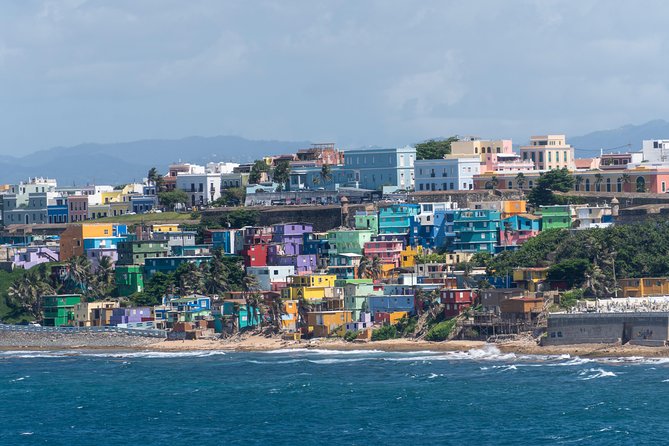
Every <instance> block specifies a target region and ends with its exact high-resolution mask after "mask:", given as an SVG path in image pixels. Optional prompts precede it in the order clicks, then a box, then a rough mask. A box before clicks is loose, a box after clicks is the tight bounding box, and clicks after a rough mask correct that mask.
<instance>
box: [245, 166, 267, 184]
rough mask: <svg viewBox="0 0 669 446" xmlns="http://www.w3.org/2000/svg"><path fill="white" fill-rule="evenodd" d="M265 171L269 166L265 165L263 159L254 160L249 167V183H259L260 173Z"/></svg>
mask: <svg viewBox="0 0 669 446" xmlns="http://www.w3.org/2000/svg"><path fill="white" fill-rule="evenodd" d="M265 172H269V166H268V165H267V163H266V162H265V160H256V162H255V163H253V166H252V167H251V173H250V174H249V183H250V184H258V183H260V180H261V179H262V174H263V173H265Z"/></svg>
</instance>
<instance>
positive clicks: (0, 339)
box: [0, 332, 669, 358]
mask: <svg viewBox="0 0 669 446" xmlns="http://www.w3.org/2000/svg"><path fill="white" fill-rule="evenodd" d="M487 346H494V348H496V349H498V350H499V351H500V352H502V353H514V354H518V355H569V356H573V357H576V356H578V357H584V358H604V357H646V358H652V357H661V358H668V357H669V347H642V346H634V345H619V344H577V345H563V346H547V347H542V346H540V345H537V344H536V342H534V341H533V340H530V339H521V340H515V341H510V342H501V343H496V344H487V343H485V342H482V341H445V342H428V341H421V340H412V339H391V340H387V341H376V342H346V341H344V340H341V339H314V340H309V341H306V340H304V341H286V340H282V339H280V338H278V337H265V336H260V335H244V336H236V337H234V338H228V339H211V340H204V339H202V340H195V341H167V340H157V339H155V338H146V337H140V336H131V335H128V334H124V333H113V332H110V333H29V332H0V351H2V350H5V351H7V350H59V349H61V350H62V349H80V350H95V349H104V350H140V351H172V352H183V351H215V350H223V351H243V352H253V351H271V350H284V349H323V350H333V351H335V350H348V351H350V350H381V351H388V352H413V351H442V352H449V351H451V352H453V351H469V350H476V349H483V348H486V347H487Z"/></svg>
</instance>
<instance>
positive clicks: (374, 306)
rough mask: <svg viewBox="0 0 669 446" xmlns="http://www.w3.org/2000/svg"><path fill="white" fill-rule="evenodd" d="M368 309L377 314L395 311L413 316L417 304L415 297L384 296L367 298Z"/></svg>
mask: <svg viewBox="0 0 669 446" xmlns="http://www.w3.org/2000/svg"><path fill="white" fill-rule="evenodd" d="M367 307H368V308H369V312H371V313H372V314H375V313H376V312H377V311H381V312H386V313H391V312H393V311H406V312H407V313H409V314H413V313H414V311H415V302H414V296H413V295H384V296H367Z"/></svg>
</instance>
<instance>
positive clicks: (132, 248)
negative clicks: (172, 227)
mask: <svg viewBox="0 0 669 446" xmlns="http://www.w3.org/2000/svg"><path fill="white" fill-rule="evenodd" d="M116 249H117V251H118V261H117V262H116V264H117V265H144V261H145V260H146V259H147V258H153V257H167V256H168V254H169V247H168V246H167V241H165V240H128V241H124V242H119V243H118V245H117V247H116Z"/></svg>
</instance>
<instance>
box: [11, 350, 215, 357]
mask: <svg viewBox="0 0 669 446" xmlns="http://www.w3.org/2000/svg"><path fill="white" fill-rule="evenodd" d="M225 354H226V352H224V351H221V350H193V351H183V352H163V351H141V352H135V351H132V352H95V353H93V352H88V351H79V350H55V351H5V352H2V353H1V354H0V357H3V358H20V359H32V358H65V357H70V356H82V357H90V358H124V359H128V358H147V359H161V358H191V357H196V358H202V357H207V356H218V355H225Z"/></svg>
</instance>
